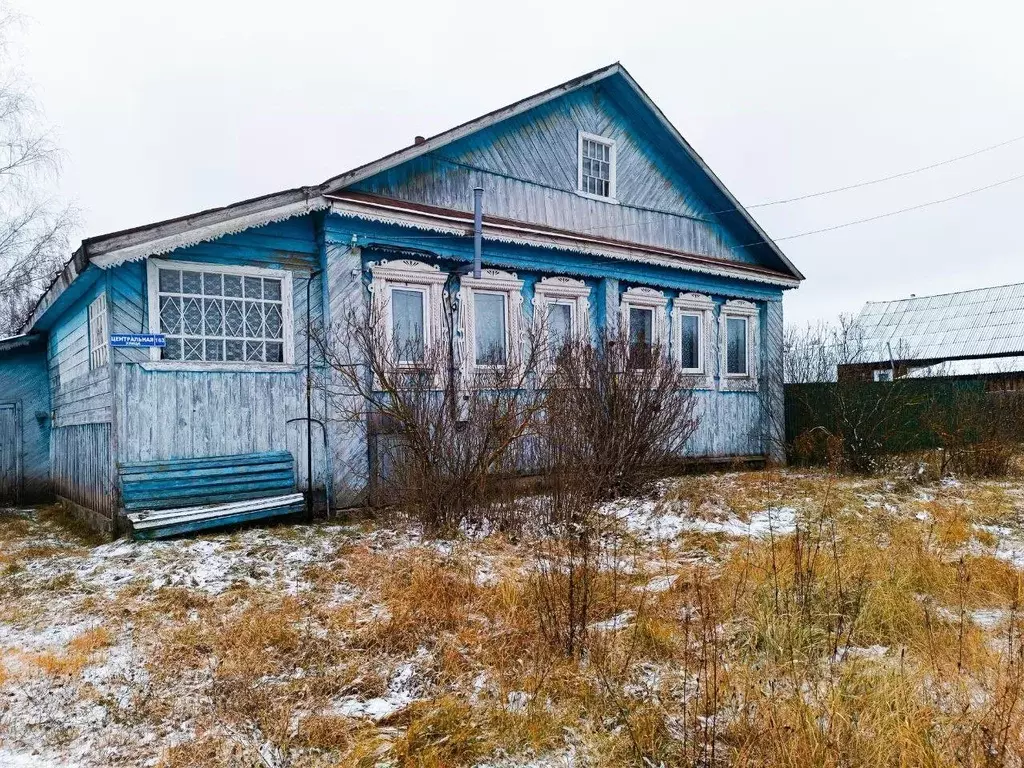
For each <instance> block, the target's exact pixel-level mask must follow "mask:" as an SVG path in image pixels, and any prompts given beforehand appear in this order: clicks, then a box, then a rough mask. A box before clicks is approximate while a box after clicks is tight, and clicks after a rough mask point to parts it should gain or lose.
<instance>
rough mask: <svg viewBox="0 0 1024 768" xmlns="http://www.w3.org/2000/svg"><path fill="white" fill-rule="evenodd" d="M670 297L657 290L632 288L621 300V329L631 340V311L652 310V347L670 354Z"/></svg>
mask: <svg viewBox="0 0 1024 768" xmlns="http://www.w3.org/2000/svg"><path fill="white" fill-rule="evenodd" d="M667 307H668V297H666V296H665V295H664V294H663V293H662V292H661V291H659V290H657V289H655V288H647V287H646V286H638V287H635V288H630V289H628V290H626V291H624V292H623V293H622V296H621V297H620V298H619V328H620V329H621V330H622V332H623V333H624V334H625V337H626V338H627V339H628V338H629V310H630V309H634V308H635V309H650V310H653V315H654V320H653V322H652V323H651V332H652V334H653V336H654V338H653V339H652V340H651V345H652V346H657V347H660V349H661V353H662V354H663V355H667V354H668V353H669V322H668V312H667V311H666V309H667Z"/></svg>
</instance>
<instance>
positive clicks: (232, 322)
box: [224, 301, 242, 337]
mask: <svg viewBox="0 0 1024 768" xmlns="http://www.w3.org/2000/svg"><path fill="white" fill-rule="evenodd" d="M224 334H225V335H226V336H236V337H237V336H241V335H242V302H240V301H225V302H224Z"/></svg>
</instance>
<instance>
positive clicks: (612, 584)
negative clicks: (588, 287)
mask: <svg viewBox="0 0 1024 768" xmlns="http://www.w3.org/2000/svg"><path fill="white" fill-rule="evenodd" d="M543 402H544V420H543V422H542V424H541V425H540V427H541V441H540V442H541V446H542V451H543V459H544V462H545V463H544V469H545V472H546V476H547V479H548V486H549V491H550V492H549V495H547V496H546V497H545V498H544V499H543V500H542V502H541V506H542V508H543V510H544V512H545V516H546V520H547V526H548V533H549V534H550V537H551V538H550V540H549V541H547V542H545V543H544V544H542V546H541V547H540V548H539V550H538V564H537V568H536V571H535V574H534V582H533V583H534V588H535V590H536V593H537V605H538V609H539V620H540V624H541V628H542V631H543V633H544V635H545V636H546V637H547V638H548V640H549V641H550V642H552V643H553V644H554V645H556V646H558V647H560V648H561V649H562V650H563V651H564V652H565V653H566V654H567V655H570V656H572V655H576V654H578V653H581V652H582V651H583V650H584V649H585V648H586V647H587V641H588V633H589V626H590V623H591V622H592V621H593V619H594V608H595V606H596V605H603V606H605V607H607V606H608V605H611V606H612V611H614V610H615V607H616V603H617V600H616V596H617V594H618V590H619V586H620V583H621V581H622V578H621V576H622V574H621V573H620V568H621V562H622V554H623V553H622V548H623V544H624V539H623V537H622V533H621V531H619V530H618V529H617V527H616V525H615V524H614V521H611V520H610V519H609V517H608V516H607V515H605V514H602V513H601V511H600V510H599V504H600V502H601V501H603V500H605V499H608V498H612V497H615V496H621V495H624V494H628V493H637V492H640V491H642V490H643V489H644V487H645V486H646V484H647V483H648V482H650V481H651V480H652V479H654V478H655V477H658V476H660V475H661V474H662V473H664V471H665V470H666V468H667V467H669V466H670V465H671V464H672V463H673V462H676V461H678V460H679V458H680V457H681V454H682V451H683V448H684V446H685V445H686V442H687V440H689V438H690V437H691V436H692V435H693V432H694V431H695V430H696V428H697V418H696V414H695V399H694V395H693V390H692V388H691V382H690V380H689V379H688V377H687V376H686V375H684V374H682V373H681V372H680V370H679V369H678V367H676V366H675V365H674V364H673V363H672V362H671V361H670V360H669V359H668V358H667V356H665V355H663V354H662V353H661V350H660V349H658V347H657V346H654V347H650V346H646V345H643V344H631V343H630V340H629V339H628V337H626V336H625V335H619V336H606V337H605V338H604V339H603V340H602V341H601V342H600V343H599V344H593V343H591V342H589V341H587V340H570V341H568V342H567V343H566V344H565V345H564V346H563V347H562V348H561V349H560V350H558V353H557V355H555V357H554V360H553V361H552V364H551V368H550V374H549V375H548V377H547V379H546V382H545V387H544V400H543ZM602 591H603V592H604V593H605V594H602Z"/></svg>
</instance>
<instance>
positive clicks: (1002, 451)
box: [926, 382, 1024, 477]
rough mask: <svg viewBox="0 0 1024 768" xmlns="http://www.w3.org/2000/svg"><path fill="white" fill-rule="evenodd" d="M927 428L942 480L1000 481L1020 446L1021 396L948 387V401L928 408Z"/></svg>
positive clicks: (1023, 431)
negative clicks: (950, 477) (956, 477)
mask: <svg viewBox="0 0 1024 768" xmlns="http://www.w3.org/2000/svg"><path fill="white" fill-rule="evenodd" d="M926 424H927V426H928V428H929V429H930V430H931V431H932V433H933V434H934V435H935V441H936V444H937V445H938V447H939V449H940V451H939V456H940V462H939V472H940V474H942V475H946V474H948V473H956V474H958V475H962V476H964V477H1004V476H1006V475H1008V474H1010V472H1011V470H1012V467H1013V462H1014V459H1015V458H1016V456H1017V455H1019V454H1020V450H1021V442H1022V440H1024V393H1021V392H1013V391H1010V392H986V391H984V390H983V388H982V387H981V385H980V383H979V384H978V385H976V386H970V384H958V383H956V382H951V384H950V386H949V389H948V396H947V397H945V398H943V399H942V400H941V401H935V402H933V403H932V404H931V407H930V408H929V410H928V415H927V417H926Z"/></svg>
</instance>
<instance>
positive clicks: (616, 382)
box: [543, 333, 697, 499]
mask: <svg viewBox="0 0 1024 768" xmlns="http://www.w3.org/2000/svg"><path fill="white" fill-rule="evenodd" d="M543 403H544V416H545V418H544V423H543V430H544V433H543V446H544V451H545V459H546V462H547V467H548V471H549V472H551V473H552V474H555V475H558V476H560V477H561V478H563V479H565V480H568V478H569V477H570V476H571V477H574V478H576V481H577V483H578V484H581V485H582V487H583V488H585V489H588V490H589V492H590V493H591V494H592V496H593V497H594V498H595V499H607V498H614V497H615V496H622V495H625V494H630V493H637V492H639V491H641V490H642V489H643V488H644V486H645V485H646V484H647V483H648V482H650V481H651V480H653V479H655V478H657V477H659V476H661V475H663V474H664V472H665V470H666V469H667V468H669V467H671V466H672V465H674V464H675V463H677V462H678V461H679V459H680V458H681V456H682V452H683V448H684V447H685V445H686V443H687V441H688V440H689V439H690V437H692V435H693V433H694V432H695V431H696V429H697V415H696V398H695V397H694V394H693V382H692V380H691V378H690V377H689V376H687V375H686V374H684V373H682V371H681V370H680V369H679V367H678V366H677V365H675V363H673V362H672V361H671V360H670V359H669V358H668V356H667V355H665V354H663V353H662V350H660V349H659V348H658V347H657V346H654V347H650V346H647V345H644V344H634V343H630V339H629V338H628V336H626V335H625V334H624V333H623V334H618V335H607V336H605V337H604V338H603V339H602V340H600V341H599V342H598V343H597V344H594V343H591V342H590V341H589V340H573V341H570V342H568V343H566V344H565V345H564V347H563V348H562V349H561V351H560V352H559V354H558V355H557V357H556V359H555V361H554V365H553V368H552V370H551V373H550V374H549V375H548V377H547V380H546V383H545V394H544V401H543ZM581 492H582V490H581Z"/></svg>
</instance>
